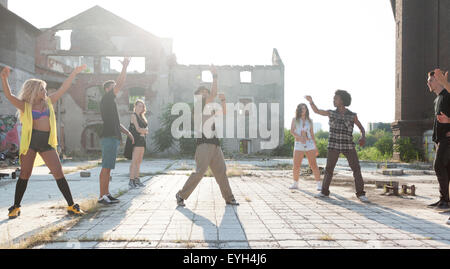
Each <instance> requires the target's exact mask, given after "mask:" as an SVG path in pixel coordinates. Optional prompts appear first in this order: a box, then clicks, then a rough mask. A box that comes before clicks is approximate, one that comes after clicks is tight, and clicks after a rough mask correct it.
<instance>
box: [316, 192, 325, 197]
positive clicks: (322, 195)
mask: <svg viewBox="0 0 450 269" xmlns="http://www.w3.org/2000/svg"><path fill="white" fill-rule="evenodd" d="M314 198H328V196H327V195H325V194H323V193H322V192H319V193H318V194H315V195H314Z"/></svg>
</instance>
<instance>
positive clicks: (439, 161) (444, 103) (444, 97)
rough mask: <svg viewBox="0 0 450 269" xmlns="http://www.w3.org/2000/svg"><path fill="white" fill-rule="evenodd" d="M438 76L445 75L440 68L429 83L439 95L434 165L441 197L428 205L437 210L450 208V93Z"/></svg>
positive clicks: (434, 134)
mask: <svg viewBox="0 0 450 269" xmlns="http://www.w3.org/2000/svg"><path fill="white" fill-rule="evenodd" d="M438 74H439V75H438ZM435 75H436V77H435ZM438 77H439V78H441V79H442V78H443V77H444V76H443V75H442V73H441V72H440V70H438V71H437V72H436V73H435V71H431V72H429V73H428V81H427V85H428V88H429V90H430V92H434V93H435V94H436V95H437V97H436V99H435V100H434V104H435V106H434V112H435V119H434V123H433V141H434V142H435V143H436V156H435V158H434V164H433V166H434V171H436V177H437V179H438V181H439V192H440V199H439V201H437V202H435V203H432V204H430V205H428V207H430V208H434V209H437V210H448V209H449V208H450V207H449V202H450V199H449V190H448V188H449V179H450V156H449V154H450V124H448V122H449V120H448V115H450V93H448V91H447V90H446V89H445V88H444V81H442V83H441V82H440V81H438V79H437V78H438ZM447 77H448V73H447V76H446V77H444V79H445V80H447ZM445 82H447V81H445ZM447 84H448V82H447ZM449 221H450V220H449Z"/></svg>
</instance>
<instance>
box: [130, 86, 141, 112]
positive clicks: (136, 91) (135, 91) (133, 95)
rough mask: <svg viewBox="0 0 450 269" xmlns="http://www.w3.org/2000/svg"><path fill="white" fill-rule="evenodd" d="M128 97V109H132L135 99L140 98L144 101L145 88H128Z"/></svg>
mask: <svg viewBox="0 0 450 269" xmlns="http://www.w3.org/2000/svg"><path fill="white" fill-rule="evenodd" d="M128 99H129V111H133V110H134V103H135V102H136V100H138V99H140V100H142V101H144V103H145V89H144V88H139V87H136V88H131V89H129V90H128Z"/></svg>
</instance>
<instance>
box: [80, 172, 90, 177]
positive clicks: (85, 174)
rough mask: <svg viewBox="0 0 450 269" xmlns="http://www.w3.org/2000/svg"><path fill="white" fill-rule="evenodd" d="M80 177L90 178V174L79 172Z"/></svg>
mask: <svg viewBox="0 0 450 269" xmlns="http://www.w3.org/2000/svg"><path fill="white" fill-rule="evenodd" d="M80 177H91V172H86V171H81V172H80Z"/></svg>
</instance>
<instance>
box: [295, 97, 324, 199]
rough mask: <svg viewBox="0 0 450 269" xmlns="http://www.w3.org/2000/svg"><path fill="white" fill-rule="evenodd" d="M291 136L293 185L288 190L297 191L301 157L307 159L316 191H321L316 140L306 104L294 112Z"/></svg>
mask: <svg viewBox="0 0 450 269" xmlns="http://www.w3.org/2000/svg"><path fill="white" fill-rule="evenodd" d="M291 134H292V135H293V136H294V137H295V145H294V168H293V173H294V184H293V185H292V186H291V187H290V189H298V179H299V177H300V167H301V165H302V161H303V156H304V155H306V157H307V158H308V163H309V167H311V170H312V171H313V174H314V178H315V180H316V182H317V190H321V189H322V184H321V182H320V172H319V167H318V166H317V161H316V156H319V150H318V149H317V145H316V140H315V138H314V128H313V122H312V120H311V119H310V118H309V110H308V107H307V106H306V104H299V105H298V106H297V110H296V112H295V118H293V119H292V124H291Z"/></svg>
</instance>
